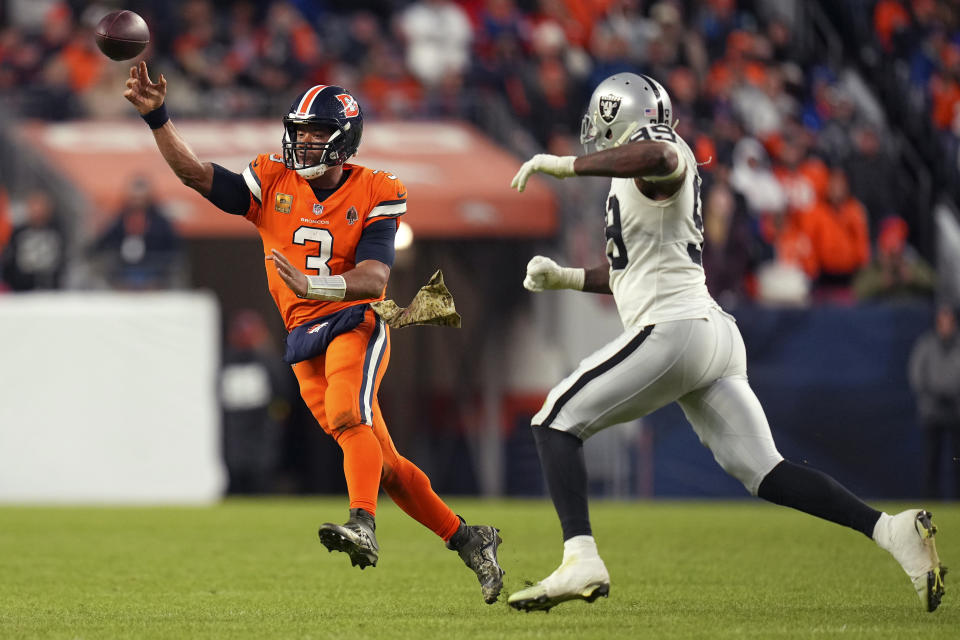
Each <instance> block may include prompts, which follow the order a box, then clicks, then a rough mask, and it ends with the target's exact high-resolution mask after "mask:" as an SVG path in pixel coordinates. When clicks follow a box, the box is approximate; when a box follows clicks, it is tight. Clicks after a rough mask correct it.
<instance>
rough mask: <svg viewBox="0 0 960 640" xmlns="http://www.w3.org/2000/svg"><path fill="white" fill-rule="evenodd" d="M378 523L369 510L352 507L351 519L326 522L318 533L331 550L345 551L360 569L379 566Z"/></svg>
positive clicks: (351, 561)
mask: <svg viewBox="0 0 960 640" xmlns="http://www.w3.org/2000/svg"><path fill="white" fill-rule="evenodd" d="M376 528H377V525H376V522H375V521H374V519H373V516H372V515H370V514H369V513H368V512H367V511H365V510H363V509H350V519H349V520H347V521H346V523H344V524H342V525H339V524H333V523H332V522H324V523H323V524H322V525H320V530H319V531H318V532H317V534H318V535H319V536H320V542H322V543H323V546H325V547H326V548H327V549H328V550H329V551H331V552H332V551H343V552H344V553H346V554H347V555H348V556H350V564H351V566H354V567H360V569H361V570H362V569H366V568H367V567H369V566H373V567H375V566H377V560H378V559H379V558H380V554H379V552H380V545H378V544H377V536H376V535H375V534H374V531H375V530H376Z"/></svg>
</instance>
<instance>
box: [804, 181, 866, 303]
mask: <svg viewBox="0 0 960 640" xmlns="http://www.w3.org/2000/svg"><path fill="white" fill-rule="evenodd" d="M802 224H803V227H804V228H805V229H806V230H807V233H808V234H809V236H810V240H811V242H812V246H813V253H814V256H815V258H816V264H817V280H816V283H815V287H814V289H815V291H814V295H815V296H816V297H818V299H821V300H825V301H830V300H832V301H836V302H847V301H850V300H851V297H852V289H851V286H850V285H851V284H852V282H853V277H854V276H855V275H856V273H857V272H858V271H859V270H860V269H861V268H862V267H863V266H865V265H866V264H867V261H868V260H869V259H870V236H869V232H868V229H867V213H866V211H865V210H864V208H863V205H862V204H860V202H858V201H857V199H856V198H854V197H853V196H851V195H850V188H849V186H848V184H847V175H846V174H845V173H844V172H843V170H842V169H839V168H834V169H832V170H831V171H830V180H829V183H828V184H827V199H826V200H825V201H824V202H820V203H818V204H817V205H815V206H814V207H813V209H811V210H810V212H809V213H807V214H805V220H803V222H802Z"/></svg>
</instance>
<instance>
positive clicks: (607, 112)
mask: <svg viewBox="0 0 960 640" xmlns="http://www.w3.org/2000/svg"><path fill="white" fill-rule="evenodd" d="M620 101H621V98H620V96H615V95H608V96H603V97H601V98H600V119H601V120H603V121H604V122H606V123H607V124H610V123H611V122H613V121H614V120H616V118H617V113H619V111H620Z"/></svg>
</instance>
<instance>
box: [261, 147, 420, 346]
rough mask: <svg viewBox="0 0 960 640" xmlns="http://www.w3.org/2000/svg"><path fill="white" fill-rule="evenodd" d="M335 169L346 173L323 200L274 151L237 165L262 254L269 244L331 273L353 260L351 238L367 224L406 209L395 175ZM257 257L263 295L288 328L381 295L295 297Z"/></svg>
mask: <svg viewBox="0 0 960 640" xmlns="http://www.w3.org/2000/svg"><path fill="white" fill-rule="evenodd" d="M343 169H344V171H345V172H348V174H349V177H347V179H346V181H345V182H344V183H343V184H342V185H341V186H340V188H339V189H337V190H336V191H334V192H333V193H332V194H331V195H330V196H329V197H327V198H326V199H325V200H324V201H323V202H319V201H318V200H317V197H316V196H315V195H314V193H313V190H312V189H311V188H310V185H309V184H308V183H307V181H306V180H305V179H304V178H302V177H300V176H299V175H298V174H297V172H296V171H293V170H291V169H287V168H286V167H285V166H284V164H283V160H282V159H281V158H280V156H278V155H276V154H274V155H268V154H261V155H259V156H257V157H256V158H255V159H254V160H253V162H251V163H250V164H249V165H248V166H247V168H246V169H244V170H243V178H244V180H245V181H246V183H247V187H249V189H250V194H251V199H250V209H249V210H248V211H247V214H246V218H247V219H248V220H250V222H252V223H253V224H255V225H256V226H257V230H258V231H259V232H260V238H261V240H262V241H263V250H264V255H265V256H268V255H270V250H271V249H277V250H279V251H280V252H281V253H283V254H284V255H285V256H287V258H288V259H289V260H290V262H292V263H293V265H294V266H296V267H297V268H298V269H300V270H301V271H303V272H304V273H306V274H307V275H321V276H326V275H339V274H342V273H343V272H345V271H349V270H350V269H352V268H353V267H354V266H355V260H354V257H355V255H356V250H357V244H358V243H359V242H360V235H361V233H362V232H363V230H364V229H365V228H366V227H367V226H368V225H370V224H371V223H373V222H376V221H378V220H384V219H389V218H394V219H395V218H397V217H399V216H401V215H403V214H404V213H406V211H407V189H406V187H404V186H403V183H402V182H400V180H398V179H397V176H395V175H393V174H391V173H389V172H385V171H380V170H372V169H368V168H367V167H363V166H360V165H356V164H345V165H344V166H343ZM264 264H265V266H266V270H267V284H268V285H269V288H270V295H272V296H273V301H274V302H275V303H276V304H277V308H278V309H279V310H280V315H282V316H283V322H284V324H285V325H286V327H287V330H288V331H289V330H291V329H294V328H295V327H298V326H300V325H301V324H303V323H304V322H307V321H308V320H313V319H315V318H319V317H321V316H325V315H329V314H331V313H334V312H335V311H339V310H341V309H344V308H346V307H349V306H351V305H357V304H364V303H367V302H373V301H374V300H382V299H383V292H381V293H380V296H379V298H370V299H366V300H350V301H343V302H325V301H321V300H307V299H304V298H298V297H297V296H296V294H295V293H293V292H292V291H291V290H290V289H289V288H288V287H287V285H286V284H284V282H283V280H281V279H280V276H279V275H278V274H277V270H276V268H275V267H274V266H273V264H272V262H269V261H266V260H265V261H264Z"/></svg>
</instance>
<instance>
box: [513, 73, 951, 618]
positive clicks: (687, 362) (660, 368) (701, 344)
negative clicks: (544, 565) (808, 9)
mask: <svg viewBox="0 0 960 640" xmlns="http://www.w3.org/2000/svg"><path fill="white" fill-rule="evenodd" d="M671 123H672V106H671V103H670V97H669V96H668V95H667V92H666V91H665V90H664V89H663V87H662V86H660V84H659V83H657V82H656V81H654V80H653V79H651V78H650V77H648V76H644V75H635V74H630V73H623V74H617V75H614V76H611V77H609V78H607V79H606V80H604V81H603V82H602V83H600V85H598V86H597V88H596V90H595V91H594V93H593V96H592V97H591V99H590V105H589V108H588V112H587V114H586V115H585V116H584V119H583V127H582V130H581V142H583V143H584V144H585V145H594V146H595V147H596V149H597V150H596V152H594V153H588V154H587V155H585V156H581V157H575V156H564V157H558V156H552V155H547V154H538V155H536V156H534V157H533V158H531V159H530V160H528V161H527V162H526V163H524V165H523V166H522V167H521V168H520V171H519V172H518V173H517V175H516V176H515V177H514V179H513V183H512V184H511V186H512V187H515V188H516V189H517V190H518V191H523V189H524V187H525V185H526V183H527V180H528V179H529V177H530V176H531V175H532V174H533V173H545V174H548V175H551V176H554V177H557V178H569V177H573V176H609V177H611V178H612V181H611V186H610V193H609V195H608V197H607V201H606V232H605V237H606V242H607V259H608V262H609V265H604V266H602V267H596V268H593V269H574V268H568V267H561V266H559V265H558V264H557V263H556V262H554V261H553V260H551V259H550V258H547V257H544V256H536V257H534V258H533V259H532V260H530V262H529V264H528V265H527V274H526V278H525V280H524V283H523V284H524V286H525V287H526V288H527V289H528V290H530V291H535V292H539V291H543V290H545V289H563V288H570V289H577V290H582V291H590V292H595V293H612V294H613V296H614V299H615V301H616V304H617V309H618V311H619V313H620V318H621V320H622V322H623V326H624V332H623V334H622V335H620V336H619V337H618V338H616V339H615V340H613V341H612V342H611V343H609V344H608V345H606V346H605V347H603V348H601V349H600V350H599V351H597V352H595V353H594V354H592V355H590V356H588V357H587V358H586V359H584V360H583V362H581V363H580V366H579V367H577V370H576V371H574V372H573V373H572V374H570V375H569V376H568V377H567V378H565V379H564V380H562V381H561V382H560V383H559V384H558V385H557V386H556V387H554V388H553V389H552V390H551V391H550V393H549V395H548V396H547V400H546V402H545V403H544V405H543V407H542V408H541V409H540V411H539V412H538V413H537V414H536V416H534V418H533V433H534V438H535V440H536V443H537V451H538V453H539V455H540V460H541V463H542V465H543V468H544V475H545V477H546V480H547V487H548V489H549V491H550V496H551V498H552V499H553V503H554V506H555V507H556V510H557V515H558V516H559V518H560V524H561V528H562V530H563V539H564V553H563V562H562V563H561V565H560V567H559V568H558V569H557V570H556V571H554V572H553V573H552V574H550V575H549V576H547V577H546V578H545V579H543V580H542V581H540V582H539V583H537V584H535V585H533V586H531V587H528V588H526V589H523V590H521V591H518V592H516V593H514V594H513V595H511V596H510V598H509V600H508V602H509V604H510V605H511V606H513V607H514V608H516V609H520V610H526V611H530V610H538V609H539V610H548V609H550V608H551V607H553V606H554V605H556V604H558V603H560V602H563V601H565V600H571V599H575V598H579V599H583V600H586V601H588V602H593V601H594V600H595V599H597V598H598V597H600V596H606V595H608V594H609V591H610V577H609V574H608V572H607V569H606V567H605V565H604V563H603V560H602V559H601V558H600V556H599V554H598V552H597V546H596V542H595V541H594V538H593V536H592V530H591V527H590V520H589V514H588V506H587V475H586V467H585V465H584V461H583V450H582V447H583V440H584V439H586V438H588V437H590V436H591V435H593V434H594V433H596V432H597V431H599V430H601V429H604V428H606V427H609V426H611V425H614V424H619V423H621V422H626V421H629V420H633V419H636V418H639V417H642V416H644V415H646V414H648V413H650V412H652V411H654V410H656V409H658V408H660V407H662V406H664V405H666V404H669V403H670V402H674V401H676V402H677V403H678V404H679V405H680V407H681V408H682V409H683V412H684V414H685V415H686V417H687V419H688V420H689V421H690V424H691V425H692V426H693V428H694V430H695V432H696V433H697V435H698V436H699V438H700V441H701V442H702V443H703V444H704V445H705V446H707V447H709V448H710V450H711V451H712V453H713V456H714V458H715V459H716V461H717V462H718V463H719V464H720V466H721V467H722V468H723V469H724V470H725V471H727V472H728V473H730V474H731V475H733V476H734V477H735V478H737V479H738V480H739V481H740V482H742V483H743V485H744V486H745V487H746V488H747V490H748V491H749V492H750V493H751V494H753V495H756V496H759V497H761V498H763V499H765V500H768V501H770V502H774V503H776V504H781V505H785V506H789V507H792V508H795V509H798V510H800V511H804V512H806V513H809V514H811V515H814V516H817V517H820V518H824V519H826V520H830V521H832V522H836V523H838V524H841V525H844V526H847V527H851V528H853V529H856V530H858V531H860V532H862V533H863V534H864V535H866V536H867V537H870V538H872V539H874V540H875V541H876V542H877V544H878V545H880V546H881V547H882V548H884V549H886V550H887V551H889V552H890V553H891V554H893V556H894V558H895V559H896V560H897V561H898V562H899V563H900V565H901V566H902V567H903V569H904V571H906V573H907V574H908V575H909V576H910V579H911V581H912V582H913V585H914V588H915V589H916V591H917V594H918V595H919V597H920V601H921V603H922V605H923V606H924V608H925V609H926V610H927V611H933V610H934V609H936V608H937V606H938V605H939V604H940V599H941V597H942V596H943V576H944V574H945V573H946V570H945V569H943V568H942V567H941V565H940V561H939V559H938V557H937V551H936V547H935V545H934V539H933V536H934V533H935V532H936V527H935V526H934V525H933V523H932V521H931V515H930V513H929V512H927V511H925V510H923V509H911V510H908V511H904V512H902V513H899V514H897V515H895V516H890V515H888V514H886V513H881V512H879V511H876V510H874V509H873V508H871V507H869V506H868V505H866V504H865V503H863V502H862V501H861V500H860V499H859V498H857V497H856V496H854V495H853V494H852V493H850V492H849V491H848V490H847V489H845V488H844V487H842V486H841V485H840V484H838V483H837V482H836V481H835V480H833V479H832V478H830V477H829V476H827V475H825V474H823V473H821V472H819V471H816V470H813V469H810V468H809V467H807V466H800V465H796V464H793V463H792V462H789V461H786V460H784V459H783V456H781V455H780V453H779V452H778V451H777V448H776V446H775V445H774V442H773V437H772V436H771V434H770V427H769V425H768V424H767V419H766V417H765V415H764V413H763V408H762V407H761V406H760V403H759V401H758V400H757V398H756V396H755V395H754V393H753V391H752V389H751V388H750V385H749V383H748V382H747V366H746V354H745V351H744V346H743V340H742V339H741V337H740V332H739V330H738V329H737V326H736V322H735V321H734V319H733V318H732V317H731V316H729V315H728V314H726V313H725V312H724V311H722V310H721V309H720V307H719V306H718V305H717V303H716V302H714V300H713V299H712V298H711V297H710V294H709V293H708V292H707V287H706V284H705V280H704V273H703V267H702V266H701V260H700V256H701V251H702V247H703V233H702V231H703V218H702V214H701V206H700V176H699V174H698V172H697V162H696V159H695V158H694V156H693V153H692V152H691V150H690V148H689V147H688V146H687V144H686V143H685V142H684V141H683V140H682V139H681V138H680V137H679V136H677V134H676V132H675V131H674V129H673V126H672V124H671Z"/></svg>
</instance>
